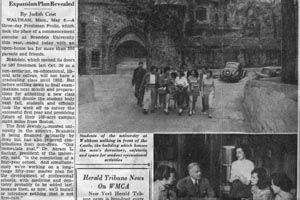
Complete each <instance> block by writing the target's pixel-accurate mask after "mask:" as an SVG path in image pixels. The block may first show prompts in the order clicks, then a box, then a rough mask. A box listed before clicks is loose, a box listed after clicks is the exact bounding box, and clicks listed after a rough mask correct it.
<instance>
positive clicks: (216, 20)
mask: <svg viewBox="0 0 300 200" xmlns="http://www.w3.org/2000/svg"><path fill="white" fill-rule="evenodd" d="M215 23H216V24H218V23H219V15H218V13H216V14H215Z"/></svg>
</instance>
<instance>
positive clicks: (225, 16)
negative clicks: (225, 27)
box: [224, 13, 227, 23]
mask: <svg viewBox="0 0 300 200" xmlns="http://www.w3.org/2000/svg"><path fill="white" fill-rule="evenodd" d="M224 23H227V14H226V13H225V14H224Z"/></svg>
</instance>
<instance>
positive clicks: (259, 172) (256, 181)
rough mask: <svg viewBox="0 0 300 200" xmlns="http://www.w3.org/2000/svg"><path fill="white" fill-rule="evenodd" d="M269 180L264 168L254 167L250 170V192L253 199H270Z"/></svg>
mask: <svg viewBox="0 0 300 200" xmlns="http://www.w3.org/2000/svg"><path fill="white" fill-rule="evenodd" d="M270 185H271V184H270V180H269V178H268V177H267V171H266V170H265V169H264V168H256V169H254V170H253V171H252V172H251V193H252V199H253V200H272V199H273V195H272V192H271V189H270Z"/></svg>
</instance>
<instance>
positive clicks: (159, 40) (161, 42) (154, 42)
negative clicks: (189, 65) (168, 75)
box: [151, 32, 181, 68]
mask: <svg viewBox="0 0 300 200" xmlns="http://www.w3.org/2000/svg"><path fill="white" fill-rule="evenodd" d="M151 46H152V52H151V54H152V65H154V66H157V67H162V68H163V67H165V66H169V67H171V68H178V67H179V66H180V64H181V56H180V54H179V53H178V52H177V50H176V48H175V44H174V42H173V40H172V39H171V38H170V37H169V35H168V34H167V33H165V32H155V33H154V34H152V36H151Z"/></svg>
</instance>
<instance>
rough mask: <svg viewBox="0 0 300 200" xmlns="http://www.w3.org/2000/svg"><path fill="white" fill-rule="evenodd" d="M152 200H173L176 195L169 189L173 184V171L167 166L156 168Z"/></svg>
mask: <svg viewBox="0 0 300 200" xmlns="http://www.w3.org/2000/svg"><path fill="white" fill-rule="evenodd" d="M154 178H155V181H154V186H153V200H175V199H176V193H175V192H174V191H173V190H171V189H170V186H172V185H173V184H174V182H175V180H176V179H175V169H174V168H171V167H169V166H167V165H161V166H159V167H158V168H157V170H156V171H155V175H154Z"/></svg>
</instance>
